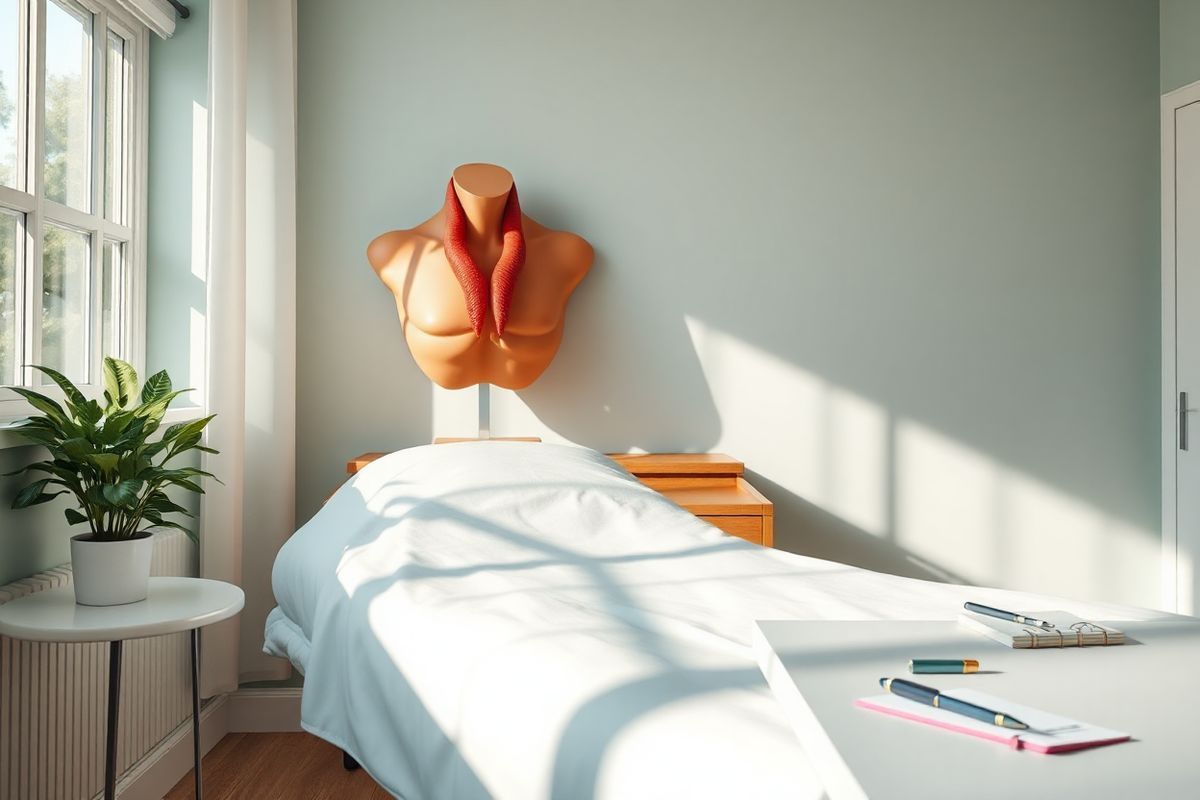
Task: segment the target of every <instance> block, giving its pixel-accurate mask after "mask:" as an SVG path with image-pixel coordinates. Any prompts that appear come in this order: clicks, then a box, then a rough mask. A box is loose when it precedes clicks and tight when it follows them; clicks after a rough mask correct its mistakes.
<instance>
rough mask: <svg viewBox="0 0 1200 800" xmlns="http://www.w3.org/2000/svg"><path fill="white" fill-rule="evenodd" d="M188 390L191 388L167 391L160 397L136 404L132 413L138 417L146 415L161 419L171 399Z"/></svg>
mask: <svg viewBox="0 0 1200 800" xmlns="http://www.w3.org/2000/svg"><path fill="white" fill-rule="evenodd" d="M190 391H191V389H180V390H179V391H177V392H167V393H166V394H164V395H163V396H162V397H156V398H155V399H154V400H151V401H150V402H149V403H144V404H142V405H140V406H138V407H137V408H136V409H135V410H134V413H135V414H137V415H138V416H139V417H148V418H150V419H153V420H155V421H157V420H161V419H162V417H163V414H165V413H167V406H169V405H171V401H172V400H174V399H175V398H176V397H179V395H181V394H186V393H187V392H190Z"/></svg>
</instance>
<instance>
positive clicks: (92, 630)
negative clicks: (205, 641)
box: [0, 578, 245, 642]
mask: <svg viewBox="0 0 1200 800" xmlns="http://www.w3.org/2000/svg"><path fill="white" fill-rule="evenodd" d="M244 603H245V595H244V594H243V593H242V590H241V589H240V588H239V587H237V586H234V585H233V584H231V583H225V582H224V581H212V580H206V579H204V578H151V579H150V593H149V594H148V595H147V596H146V599H145V600H141V601H139V602H137V603H127V604H125V605H120V606H80V605H76V604H75V592H74V590H73V589H72V588H71V587H70V586H63V587H59V588H57V589H47V590H45V591H42V592H35V593H34V594H31V595H28V596H27V597H22V598H19V599H17V600H12V601H10V602H8V603H4V604H2V605H0V634H4V635H5V636H10V637H12V638H14V639H26V640H29V641H36V642H112V641H121V640H124V639H141V638H143V637H146V636H161V635H162V634H165V633H177V632H179V631H187V630H192V629H193V628H200V627H203V626H205V625H211V624H213V623H214V622H220V621H221V620H223V619H228V618H229V617H232V616H233V615H234V614H236V613H238V612H239V611H241V610H242V605H243V604H244Z"/></svg>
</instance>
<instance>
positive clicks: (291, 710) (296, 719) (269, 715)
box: [229, 687, 302, 733]
mask: <svg viewBox="0 0 1200 800" xmlns="http://www.w3.org/2000/svg"><path fill="white" fill-rule="evenodd" d="M301 692H302V690H301V689H299V688H290V687H289V688H281V689H239V690H237V691H236V692H234V693H233V694H231V695H229V731H230V732H231V733H276V732H283V733H286V732H291V731H299V730H302V729H301V727H300V695H301Z"/></svg>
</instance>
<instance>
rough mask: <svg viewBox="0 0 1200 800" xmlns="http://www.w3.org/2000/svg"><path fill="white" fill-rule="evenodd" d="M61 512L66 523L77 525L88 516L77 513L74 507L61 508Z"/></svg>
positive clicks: (85, 520) (86, 519)
mask: <svg viewBox="0 0 1200 800" xmlns="http://www.w3.org/2000/svg"><path fill="white" fill-rule="evenodd" d="M63 514H64V515H65V516H66V518H67V524H68V525H78V524H79V523H81V522H87V521H88V518H87V517H86V516H85V515H83V514H81V513H79V511H78V510H76V509H74V508H66V509H63Z"/></svg>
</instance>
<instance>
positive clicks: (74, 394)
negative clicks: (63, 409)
mask: <svg viewBox="0 0 1200 800" xmlns="http://www.w3.org/2000/svg"><path fill="white" fill-rule="evenodd" d="M32 367H33V368H34V369H36V370H38V371H39V372H41V373H42V374H43V375H45V376H46V377H48V378H49V379H50V380H52V381H54V382H55V383H57V384H58V388H60V389H62V390H63V395H64V396H65V397H66V398H67V402H68V403H70V404H71V405H72V406H74V407H75V408H77V409H78V408H79V407H81V406H83V405H86V404H87V398H86V397H84V396H83V392H81V391H79V389H78V388H76V386H75V384H73V383H71V381H70V379H69V378H67V376H66V375H63V374H62V373H61V372H59V371H57V370H53V369H50V368H49V367H41V366H38V365H37V364H33V365H32Z"/></svg>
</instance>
